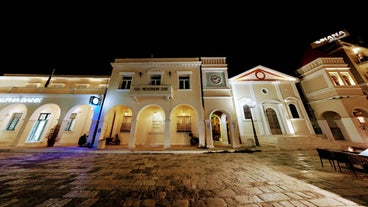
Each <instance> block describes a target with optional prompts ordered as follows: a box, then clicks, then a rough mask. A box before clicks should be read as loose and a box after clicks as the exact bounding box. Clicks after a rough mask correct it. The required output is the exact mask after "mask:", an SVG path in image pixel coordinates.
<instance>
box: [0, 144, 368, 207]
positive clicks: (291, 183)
mask: <svg viewBox="0 0 368 207" xmlns="http://www.w3.org/2000/svg"><path fill="white" fill-rule="evenodd" d="M0 166H1V168H0V207H10V206H12V207H13V206H14V207H15V206H16V207H23V206H24V207H26V206H27V207H29V206H35V207H46V206H60V207H61V206H62V207H66V206H70V207H76V206H85V207H87V206H88V207H93V206H131V207H143V206H144V207H159V206H160V207H161V206H162V207H166V206H167V207H169V206H170V207H189V206H195V207H197V206H198V207H202V206H203V207H204V206H208V207H226V206H227V207H230V206H231V207H239V206H252V207H253V206H254V207H256V206H257V207H261V206H262V207H268V206H275V207H289V206H298V207H301V206H349V207H351V206H368V182H367V181H368V176H367V175H365V174H364V173H359V174H358V177H355V176H354V174H353V173H351V172H350V171H349V170H347V169H343V171H342V172H341V173H340V172H338V171H335V170H334V169H333V168H332V167H330V166H329V165H328V162H326V163H325V167H324V168H322V166H321V164H320V160H319V157H318V154H317V152H316V151H315V150H297V151H277V150H272V151H263V150H262V151H257V152H252V153H250V152H248V151H226V150H225V151H205V150H189V151H185V150H183V151H180V150H177V151H165V152H160V151H134V152H132V151H130V152H128V151H124V150H96V149H83V150H79V149H73V148H68V149H58V150H57V149H55V150H49V148H45V149H40V150H4V149H3V150H0Z"/></svg>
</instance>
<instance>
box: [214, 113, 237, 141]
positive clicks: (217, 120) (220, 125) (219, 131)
mask: <svg viewBox="0 0 368 207" xmlns="http://www.w3.org/2000/svg"><path fill="white" fill-rule="evenodd" d="M229 122H230V121H229V117H228V116H227V115H226V113H224V112H222V111H215V112H213V113H212V114H211V126H212V141H213V143H214V144H232V141H231V130H230V128H229Z"/></svg>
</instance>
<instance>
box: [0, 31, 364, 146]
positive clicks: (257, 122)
mask: <svg viewBox="0 0 368 207" xmlns="http://www.w3.org/2000/svg"><path fill="white" fill-rule="evenodd" d="M344 36H346V35H345V33H344V31H341V32H339V33H336V34H334V35H331V37H327V38H322V39H321V40H318V41H316V42H314V43H313V44H312V46H313V48H312V49H313V50H314V51H315V52H316V53H314V54H313V55H310V56H309V60H308V61H306V62H305V63H304V65H303V66H302V67H301V68H298V69H297V70H296V74H297V75H296V76H297V77H293V76H290V75H287V74H283V73H281V72H279V71H277V70H274V69H271V68H267V67H265V66H262V65H258V66H256V67H254V68H251V69H248V70H244V72H242V73H240V74H238V75H236V76H234V77H228V66H227V63H226V58H225V57H193V58H117V59H115V60H114V62H112V63H111V65H112V72H111V75H109V76H88V75H79V76H75V75H53V74H52V75H37V74H4V75H3V76H0V146H24V147H28V146H29V147H34V146H37V147H40V146H41V147H42V146H44V147H46V146H69V145H74V146H76V145H77V143H78V139H79V137H80V136H81V135H83V134H87V135H88V141H87V142H88V146H90V147H94V148H98V149H104V148H106V147H107V146H106V138H111V137H115V136H116V135H117V136H119V138H120V145H119V148H123V149H134V148H136V147H157V148H162V149H166V148H171V147H172V146H189V145H190V137H189V133H192V134H193V135H194V136H196V137H198V138H199V143H198V147H206V148H216V147H218V146H230V147H232V148H239V147H241V146H255V145H263V144H277V143H281V144H282V145H290V144H296V143H298V144H300V147H302V146H303V140H307V138H308V142H320V141H321V139H314V138H316V137H322V138H324V139H325V140H330V141H337V140H345V141H349V142H354V143H365V144H368V125H367V123H366V121H367V117H368V103H367V94H368V93H367V82H368V81H367V80H368V75H367V70H368V69H367V64H368V49H367V48H364V47H361V46H358V45H354V44H350V43H346V42H342V41H341V40H340V39H341V38H342V37H344ZM317 52H318V53H317ZM316 54H317V55H316ZM288 140H289V141H290V140H294V141H295V142H294V143H292V142H289V141H288Z"/></svg>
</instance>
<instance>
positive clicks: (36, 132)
mask: <svg viewBox="0 0 368 207" xmlns="http://www.w3.org/2000/svg"><path fill="white" fill-rule="evenodd" d="M50 117H51V113H41V114H40V116H39V117H38V120H37V121H36V123H35V124H34V126H33V128H32V131H31V134H30V135H29V137H28V138H27V142H39V141H40V139H41V135H42V133H43V130H44V129H45V127H46V124H47V121H48V120H49V119H50Z"/></svg>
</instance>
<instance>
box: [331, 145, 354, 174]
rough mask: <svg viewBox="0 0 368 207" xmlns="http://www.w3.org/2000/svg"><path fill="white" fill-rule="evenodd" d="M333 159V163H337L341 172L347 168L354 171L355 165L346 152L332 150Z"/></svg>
mask: <svg viewBox="0 0 368 207" xmlns="http://www.w3.org/2000/svg"><path fill="white" fill-rule="evenodd" d="M330 152H331V154H332V157H333V161H336V163H337V166H338V168H339V171H340V172H342V171H341V167H343V166H345V168H347V169H349V170H350V171H352V172H354V171H353V169H352V168H353V164H352V163H351V161H350V159H349V157H348V153H346V152H342V151H338V150H330Z"/></svg>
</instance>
